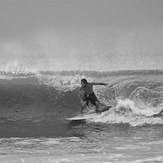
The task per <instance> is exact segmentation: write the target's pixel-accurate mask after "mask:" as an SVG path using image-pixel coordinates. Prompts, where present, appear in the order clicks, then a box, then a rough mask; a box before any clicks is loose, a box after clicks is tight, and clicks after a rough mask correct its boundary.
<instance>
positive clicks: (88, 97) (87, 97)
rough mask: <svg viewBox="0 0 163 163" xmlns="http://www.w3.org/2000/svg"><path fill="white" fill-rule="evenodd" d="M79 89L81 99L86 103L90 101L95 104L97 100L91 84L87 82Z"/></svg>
mask: <svg viewBox="0 0 163 163" xmlns="http://www.w3.org/2000/svg"><path fill="white" fill-rule="evenodd" d="M80 90H81V92H82V97H81V98H82V100H83V101H86V104H87V105H88V104H89V102H90V103H91V104H93V105H95V106H96V104H97V102H98V100H97V97H96V95H95V93H94V92H93V84H92V83H87V84H86V85H85V86H84V87H81V88H80Z"/></svg>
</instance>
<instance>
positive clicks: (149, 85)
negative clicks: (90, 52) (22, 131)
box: [0, 71, 163, 126]
mask: <svg viewBox="0 0 163 163" xmlns="http://www.w3.org/2000/svg"><path fill="white" fill-rule="evenodd" d="M0 78H1V79H0V123H4V122H7V121H12V122H33V123H40V122H44V123H52V122H53V123H58V122H60V121H64V117H69V116H72V115H73V114H75V113H77V112H79V110H80V107H81V105H80V99H79V96H78V93H79V87H80V80H81V78H87V79H88V80H89V81H91V82H92V81H94V82H106V83H108V86H96V87H95V92H96V94H97V96H98V98H99V99H100V101H101V102H102V103H104V104H106V105H112V106H113V108H112V109H110V110H109V111H107V112H105V113H103V114H100V115H98V116H96V117H95V118H94V119H92V121H93V122H102V123H108V124H110V123H111V124H119V123H127V124H129V125H132V126H142V125H146V124H149V125H153V124H162V123H163V119H162V117H161V116H160V117H157V116H156V117H155V115H157V114H158V113H160V111H161V110H162V109H163V72H161V71H120V72H37V73H35V74H28V73H25V74H21V75H19V76H18V75H15V76H14V75H13V74H12V75H11V74H5V73H1V76H0Z"/></svg>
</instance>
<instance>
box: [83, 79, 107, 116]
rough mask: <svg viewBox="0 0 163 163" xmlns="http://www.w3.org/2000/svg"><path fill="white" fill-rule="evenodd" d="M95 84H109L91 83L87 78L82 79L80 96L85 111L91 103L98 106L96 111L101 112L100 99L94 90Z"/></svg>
mask: <svg viewBox="0 0 163 163" xmlns="http://www.w3.org/2000/svg"><path fill="white" fill-rule="evenodd" d="M94 85H107V84H106V83H89V82H87V80H86V79H82V80H81V88H80V97H81V103H82V108H81V112H82V113H83V110H84V108H86V106H88V105H89V103H91V104H93V105H95V106H96V112H100V110H99V101H98V99H97V97H96V95H95V93H94V91H93V86H94Z"/></svg>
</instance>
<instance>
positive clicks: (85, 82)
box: [81, 79, 88, 87]
mask: <svg viewBox="0 0 163 163" xmlns="http://www.w3.org/2000/svg"><path fill="white" fill-rule="evenodd" d="M87 83H88V82H87V80H86V79H82V80H81V85H82V87H84V86H85V85H87Z"/></svg>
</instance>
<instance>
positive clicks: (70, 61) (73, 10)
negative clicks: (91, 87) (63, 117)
mask: <svg viewBox="0 0 163 163" xmlns="http://www.w3.org/2000/svg"><path fill="white" fill-rule="evenodd" d="M0 64H1V67H2V66H4V67H5V66H6V65H12V64H16V65H19V64H23V65H24V66H27V67H30V68H35V69H39V70H57V71H58V70H96V71H109V70H126V69H129V70H131V69H134V70H135V69H163V1H162V0H28V1H27V0H1V1H0Z"/></svg>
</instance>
